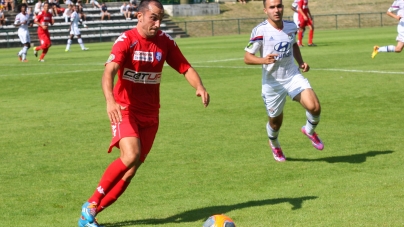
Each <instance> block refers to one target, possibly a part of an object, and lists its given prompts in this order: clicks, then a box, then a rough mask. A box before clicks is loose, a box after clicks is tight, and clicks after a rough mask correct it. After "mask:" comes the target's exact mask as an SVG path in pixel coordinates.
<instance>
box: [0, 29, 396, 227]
mask: <svg viewBox="0 0 404 227" xmlns="http://www.w3.org/2000/svg"><path fill="white" fill-rule="evenodd" d="M395 37H396V28H395V27H384V28H373V29H359V30H356V29H352V30H323V31H316V34H315V42H316V43H317V44H318V47H315V48H308V47H305V48H303V49H302V53H303V56H304V59H305V61H306V62H308V63H309V64H310V65H311V68H312V69H311V71H310V72H308V73H305V74H304V75H305V76H306V77H307V78H308V79H309V80H310V83H311V85H312V86H313V88H314V89H315V91H316V93H317V95H318V96H319V99H320V101H321V104H322V117H321V123H320V125H319V127H318V128H317V132H318V134H319V135H320V137H321V138H322V140H323V141H324V144H325V149H324V150H323V151H317V150H315V149H314V148H313V147H312V146H311V143H310V142H309V140H308V139H307V138H306V137H305V136H304V135H302V134H301V132H300V128H301V126H302V125H303V124H304V123H305V120H306V117H305V111H304V109H303V108H302V107H301V106H300V105H299V104H297V103H294V102H292V101H291V100H290V99H288V101H287V104H286V107H285V110H284V124H283V127H282V129H281V133H280V136H279V139H280V142H281V144H282V148H283V150H284V152H285V155H286V157H287V161H286V162H285V163H277V162H275V161H274V159H273V157H272V154H271V152H270V149H269V147H268V144H267V136H266V130H265V124H266V121H267V117H266V112H265V109H264V107H263V104H262V100H261V94H260V91H261V73H260V66H248V65H245V64H244V62H243V56H244V46H245V45H246V44H247V42H248V39H249V35H240V36H226V37H203V38H187V39H177V43H178V44H179V46H180V47H181V49H182V51H183V53H184V54H185V56H187V58H188V60H189V61H190V62H191V63H192V64H193V66H194V67H195V68H196V69H197V70H198V72H199V73H200V75H201V77H202V78H203V81H204V84H205V86H206V88H207V89H208V91H209V92H210V95H211V104H210V106H209V107H208V108H203V105H202V103H201V100H200V98H198V97H195V92H194V90H193V88H192V87H191V86H189V85H188V83H187V81H186V80H185V79H184V78H183V76H182V75H179V74H177V73H176V72H175V71H174V70H172V69H171V68H169V67H165V69H164V73H163V75H164V76H163V79H162V84H161V118H160V119H161V125H160V129H159V132H158V135H157V138H156V141H155V145H154V147H153V149H152V152H151V153H150V155H149V156H148V158H147V160H146V162H145V164H144V165H143V166H142V168H141V169H140V170H139V171H138V174H137V176H136V177H135V178H134V180H133V182H132V184H131V185H130V186H129V188H128V190H127V191H126V193H125V194H124V195H123V196H122V197H121V198H120V199H119V200H118V201H117V202H116V203H115V204H114V205H113V206H111V207H109V208H108V209H106V210H105V211H104V212H102V213H100V214H99V216H98V217H99V221H100V223H101V224H105V226H106V227H123V226H125V227H127V226H136V227H146V226H167V227H189V226H199V227H200V226H202V223H203V222H204V220H205V219H206V218H208V217H209V216H210V215H212V214H216V213H225V214H227V215H228V216H230V217H231V218H233V220H234V221H235V222H236V224H237V227H268V226H402V225H403V224H404V217H403V213H402V211H403V208H404V205H403V204H404V195H403V187H404V181H403V171H404V165H403V164H402V160H404V155H403V153H402V152H403V146H404V142H403V141H404V139H403V138H404V131H403V128H404V116H403V109H404V102H403V101H402V98H401V97H402V96H403V91H402V89H403V87H404V77H403V76H404V69H403V60H404V54H394V53H388V54H387V53H381V54H379V55H377V57H376V58H375V59H371V58H370V54H371V51H372V47H373V45H375V44H377V45H387V44H395V43H396V42H395ZM306 38H307V37H306ZM74 42H75V43H74V45H73V46H72V48H71V52H68V53H65V52H64V48H65V47H64V46H53V47H51V49H50V51H49V53H48V55H47V56H46V62H45V63H39V62H37V61H35V59H34V56H33V54H32V49H30V50H29V51H30V52H29V56H28V60H29V62H28V63H20V62H18V61H17V56H16V53H17V52H18V50H19V49H18V48H14V49H2V50H1V52H0V62H1V63H0V67H1V70H0V88H1V89H0V112H1V117H0V122H1V124H0V125H1V131H2V133H0V160H1V162H0V163H1V164H0V217H1V218H0V226H18V227H49V226H63V227H64V226H66V227H69V226H77V219H78V217H79V214H80V207H81V205H82V203H83V202H84V201H85V200H86V199H87V198H88V197H89V196H90V195H91V194H92V193H93V191H94V190H95V187H96V185H97V183H98V181H99V179H100V176H101V175H102V173H103V171H104V169H105V168H106V167H107V165H108V164H109V163H110V162H111V161H112V160H114V159H115V158H117V157H118V150H117V149H114V151H113V153H112V154H107V148H108V145H109V142H110V138H111V134H110V129H109V121H108V118H107V114H106V111H105V103H104V97H103V94H102V91H101V75H102V72H103V63H104V62H105V61H106V59H107V58H108V56H109V51H110V49H111V46H112V43H99V44H88V45H86V46H88V47H89V48H90V51H88V52H82V51H80V48H79V46H78V44H77V41H74Z"/></svg>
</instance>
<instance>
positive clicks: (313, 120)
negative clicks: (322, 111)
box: [305, 111, 320, 135]
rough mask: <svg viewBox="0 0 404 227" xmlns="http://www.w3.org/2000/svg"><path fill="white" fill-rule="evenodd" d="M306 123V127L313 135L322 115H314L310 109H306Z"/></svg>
mask: <svg viewBox="0 0 404 227" xmlns="http://www.w3.org/2000/svg"><path fill="white" fill-rule="evenodd" d="M306 117H307V121H306V125H305V129H306V132H307V133H308V134H309V135H313V133H314V129H316V127H317V124H318V123H319V122H320V116H313V115H312V114H311V113H310V112H309V111H306Z"/></svg>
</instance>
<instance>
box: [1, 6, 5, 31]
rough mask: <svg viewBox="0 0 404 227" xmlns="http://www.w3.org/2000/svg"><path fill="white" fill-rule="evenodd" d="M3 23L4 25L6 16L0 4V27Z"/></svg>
mask: <svg viewBox="0 0 404 227" xmlns="http://www.w3.org/2000/svg"><path fill="white" fill-rule="evenodd" d="M4 25H6V16H5V13H4V11H3V7H1V6H0V28H3V26H4Z"/></svg>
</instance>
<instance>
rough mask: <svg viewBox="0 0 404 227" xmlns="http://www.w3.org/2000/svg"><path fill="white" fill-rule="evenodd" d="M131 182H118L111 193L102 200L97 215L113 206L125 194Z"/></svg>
mask: <svg viewBox="0 0 404 227" xmlns="http://www.w3.org/2000/svg"><path fill="white" fill-rule="evenodd" d="M129 184H130V182H126V181H124V180H122V179H121V180H120V181H118V183H117V184H116V185H115V186H114V187H113V188H112V189H111V191H109V192H108V193H107V194H106V195H105V197H104V198H102V200H101V202H100V204H99V205H98V207H97V214H98V213H100V212H101V211H103V210H104V209H105V208H107V207H108V206H110V205H111V204H113V203H114V202H115V201H116V200H117V199H118V198H119V196H121V195H122V193H124V192H125V190H126V188H127V187H128V185H129Z"/></svg>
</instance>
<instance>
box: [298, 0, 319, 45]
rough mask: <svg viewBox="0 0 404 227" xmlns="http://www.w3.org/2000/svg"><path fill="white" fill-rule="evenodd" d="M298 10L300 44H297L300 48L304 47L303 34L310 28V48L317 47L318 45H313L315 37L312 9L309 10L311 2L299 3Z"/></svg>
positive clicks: (304, 0)
mask: <svg viewBox="0 0 404 227" xmlns="http://www.w3.org/2000/svg"><path fill="white" fill-rule="evenodd" d="M297 5H298V9H297V11H298V12H299V31H298V33H297V39H298V42H297V44H298V45H299V46H300V47H303V46H304V45H303V42H302V41H303V32H304V31H305V29H306V26H308V27H309V29H310V31H309V40H308V44H307V45H308V46H309V47H312V46H316V44H314V43H313V37H314V22H313V17H312V15H311V12H310V9H309V0H299V1H298V3H297Z"/></svg>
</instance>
